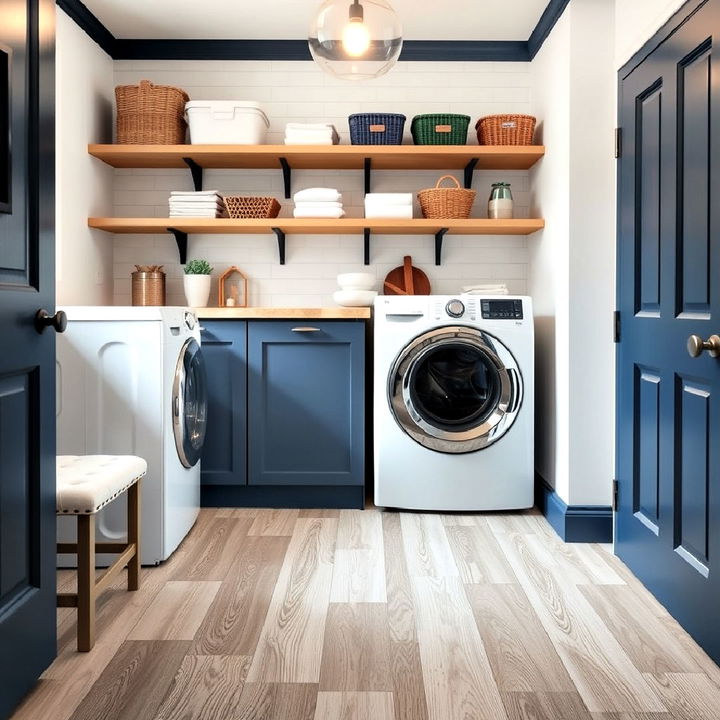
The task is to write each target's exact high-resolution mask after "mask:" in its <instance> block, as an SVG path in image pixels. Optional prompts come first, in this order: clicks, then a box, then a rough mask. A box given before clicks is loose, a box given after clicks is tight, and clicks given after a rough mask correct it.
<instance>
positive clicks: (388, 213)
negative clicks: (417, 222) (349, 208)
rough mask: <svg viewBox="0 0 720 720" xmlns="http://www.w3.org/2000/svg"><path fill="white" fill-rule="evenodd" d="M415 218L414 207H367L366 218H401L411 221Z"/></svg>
mask: <svg viewBox="0 0 720 720" xmlns="http://www.w3.org/2000/svg"><path fill="white" fill-rule="evenodd" d="M412 216H413V209H412V205H384V206H383V205H370V206H368V205H366V206H365V217H366V218H401V219H403V220H410V219H411V218H412Z"/></svg>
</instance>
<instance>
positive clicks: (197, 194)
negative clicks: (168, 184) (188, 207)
mask: <svg viewBox="0 0 720 720" xmlns="http://www.w3.org/2000/svg"><path fill="white" fill-rule="evenodd" d="M170 194H171V195H173V196H179V195H183V196H185V195H186V196H187V197H200V198H202V197H203V196H205V195H218V196H219V195H220V192H219V191H218V190H198V191H197V192H190V191H188V190H172V191H171V192H170Z"/></svg>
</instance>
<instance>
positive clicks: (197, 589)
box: [128, 580, 221, 640]
mask: <svg viewBox="0 0 720 720" xmlns="http://www.w3.org/2000/svg"><path fill="white" fill-rule="evenodd" d="M220 585H221V583H219V582H188V581H177V580H176V581H171V582H168V583H166V584H165V586H164V587H163V588H162V590H160V592H159V593H158V594H157V596H156V597H155V599H154V600H153V601H152V603H151V604H150V606H149V607H148V609H147V610H146V611H145V613H144V614H143V615H142V617H141V618H140V619H139V620H138V622H137V625H135V627H134V628H133V629H132V631H131V632H130V634H129V635H128V640H192V639H193V638H194V637H195V633H196V632H197V629H198V628H199V627H200V625H201V624H202V621H203V620H204V619H205V615H206V613H207V611H208V610H209V608H210V605H212V602H213V600H214V599H215V595H217V592H218V590H219V589H220Z"/></svg>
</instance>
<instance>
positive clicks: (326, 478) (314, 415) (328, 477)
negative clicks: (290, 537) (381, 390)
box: [248, 321, 365, 486]
mask: <svg viewBox="0 0 720 720" xmlns="http://www.w3.org/2000/svg"><path fill="white" fill-rule="evenodd" d="M364 340H365V328H364V324H363V323H355V322H331V321H326V322H309V323H306V322H285V321H282V322H253V323H251V324H250V326H249V328H248V437H249V446H250V456H249V459H248V468H249V470H248V482H249V483H250V484H253V485H312V486H318V485H362V484H363V482H364V474H365V469H364V450H365V433H364V421H365V420H364V418H365V414H364V404H365V389H364V360H365V353H364Z"/></svg>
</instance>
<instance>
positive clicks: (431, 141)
mask: <svg viewBox="0 0 720 720" xmlns="http://www.w3.org/2000/svg"><path fill="white" fill-rule="evenodd" d="M469 125H470V116H469V115H451V114H448V113H441V114H433V115H416V116H415V117H414V118H413V121H412V125H411V127H410V130H411V132H412V136H413V142H414V143H415V144H416V145H466V144H467V134H468V127H469Z"/></svg>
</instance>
